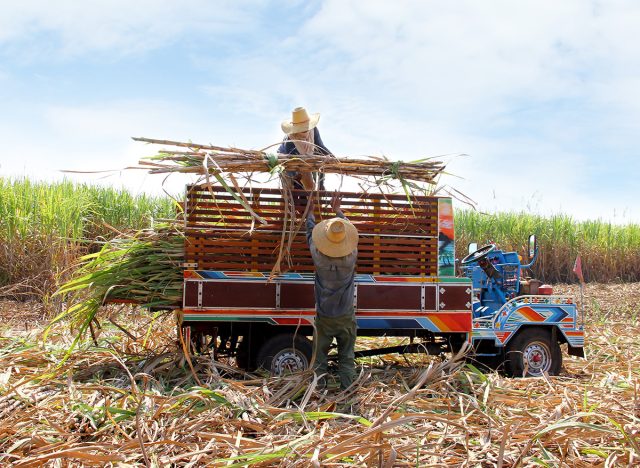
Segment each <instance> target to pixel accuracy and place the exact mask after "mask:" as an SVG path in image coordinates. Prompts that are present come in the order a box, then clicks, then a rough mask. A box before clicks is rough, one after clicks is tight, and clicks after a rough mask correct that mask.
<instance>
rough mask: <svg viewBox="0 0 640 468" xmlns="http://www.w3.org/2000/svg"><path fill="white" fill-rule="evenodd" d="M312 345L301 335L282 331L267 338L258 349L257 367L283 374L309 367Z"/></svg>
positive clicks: (272, 372)
mask: <svg viewBox="0 0 640 468" xmlns="http://www.w3.org/2000/svg"><path fill="white" fill-rule="evenodd" d="M312 353H313V345H312V343H311V341H310V340H309V339H308V338H306V337H304V336H301V335H294V334H292V333H284V334H280V335H276V336H274V337H272V338H269V339H268V340H267V341H265V342H264V344H263V345H262V347H261V348H260V350H259V351H258V359H257V365H258V368H262V369H264V370H267V371H269V372H270V373H271V374H273V375H285V374H290V373H292V372H299V371H302V370H305V369H307V368H309V363H310V362H311V354H312Z"/></svg>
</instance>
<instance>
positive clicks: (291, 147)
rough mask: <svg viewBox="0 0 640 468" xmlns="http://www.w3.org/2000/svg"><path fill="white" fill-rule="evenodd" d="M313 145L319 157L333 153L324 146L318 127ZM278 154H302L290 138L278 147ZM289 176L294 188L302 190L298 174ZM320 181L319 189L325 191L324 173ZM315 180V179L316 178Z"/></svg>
mask: <svg viewBox="0 0 640 468" xmlns="http://www.w3.org/2000/svg"><path fill="white" fill-rule="evenodd" d="M313 143H314V145H316V146H315V147H314V149H313V154H318V155H329V154H331V151H329V150H328V149H327V147H326V146H325V145H324V143H323V142H322V138H320V130H318V127H314V128H313ZM278 153H279V154H300V152H299V151H298V148H296V145H295V143H294V142H293V141H291V140H290V139H289V137H288V136H287V137H285V139H284V141H283V142H282V144H281V145H280V146H279V147H278ZM287 174H288V175H289V177H291V178H293V179H294V181H293V186H294V188H296V189H302V188H303V187H302V183H301V182H300V180H299V179H298V173H297V172H295V171H287ZM317 177H318V178H319V181H318V188H319V189H320V190H324V174H323V173H319V174H318V176H317ZM314 178H315V177H314Z"/></svg>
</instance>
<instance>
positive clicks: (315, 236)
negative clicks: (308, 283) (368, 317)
mask: <svg viewBox="0 0 640 468" xmlns="http://www.w3.org/2000/svg"><path fill="white" fill-rule="evenodd" d="M310 177H311V175H310V173H303V175H302V181H303V182H306V183H305V185H306V186H308V184H309V183H310V181H309V178H310ZM310 203H311V206H310V207H309V214H308V215H307V242H308V243H309V249H310V250H311V257H312V258H313V264H314V266H315V270H316V275H315V299H316V318H315V331H314V336H313V348H314V355H315V362H314V370H315V373H316V375H317V376H318V377H319V379H320V383H319V386H320V387H321V388H322V387H325V386H326V378H325V376H326V374H327V366H328V354H329V348H330V347H331V344H332V342H333V339H334V338H335V340H336V342H337V344H338V376H339V378H340V388H341V389H343V390H344V389H346V388H348V387H349V386H350V385H351V384H352V383H353V381H354V379H355V377H356V370H355V362H354V358H355V354H354V347H355V342H356V317H355V309H354V303H353V292H354V287H355V268H356V260H357V257H358V231H357V229H356V228H355V226H354V225H353V224H351V222H350V221H349V220H348V219H347V218H346V217H345V215H344V213H343V212H342V210H341V209H340V197H339V196H338V194H337V193H336V194H335V195H334V197H333V199H332V200H331V207H332V208H333V210H334V212H335V214H336V217H335V218H331V219H326V220H324V221H321V222H320V223H318V224H316V221H315V217H314V215H313V201H311V202H310Z"/></svg>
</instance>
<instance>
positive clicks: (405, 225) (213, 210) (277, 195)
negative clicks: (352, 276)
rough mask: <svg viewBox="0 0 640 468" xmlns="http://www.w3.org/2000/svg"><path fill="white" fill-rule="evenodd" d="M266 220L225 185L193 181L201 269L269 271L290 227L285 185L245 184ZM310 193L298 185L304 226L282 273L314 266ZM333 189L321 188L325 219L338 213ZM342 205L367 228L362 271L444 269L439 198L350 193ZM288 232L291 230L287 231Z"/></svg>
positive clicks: (188, 245) (189, 223) (429, 272)
mask: <svg viewBox="0 0 640 468" xmlns="http://www.w3.org/2000/svg"><path fill="white" fill-rule="evenodd" d="M242 193H243V195H244V197H245V198H246V200H247V202H248V203H249V205H250V206H251V208H252V210H253V211H254V212H255V213H256V214H257V215H258V216H260V217H262V218H263V219H264V220H265V221H266V224H260V223H259V222H257V221H255V219H254V218H253V217H252V216H251V215H250V214H249V213H248V212H247V210H246V209H245V208H244V207H243V206H242V204H241V203H240V202H238V201H237V200H236V199H235V198H234V197H233V196H232V195H231V194H229V193H228V192H227V191H226V190H225V189H224V188H223V187H219V186H211V187H209V188H208V187H206V186H203V185H194V186H189V187H187V197H186V204H185V232H186V240H185V262H186V264H187V265H188V266H189V268H194V269H198V270H224V271H256V272H258V271H259V272H268V271H271V270H272V268H273V267H274V265H275V262H276V259H277V257H278V253H279V251H280V243H281V242H282V239H283V235H282V231H283V228H284V227H285V226H284V219H283V213H284V206H285V203H284V200H283V196H282V191H281V190H280V189H269V188H262V189H254V190H249V189H244V190H243V191H242ZM307 196H308V194H307V193H306V192H304V191H294V192H293V199H294V200H295V204H296V206H297V211H298V218H299V219H298V221H297V223H296V226H299V231H298V232H297V234H295V237H294V238H293V240H292V242H291V243H290V245H289V248H288V249H287V250H288V252H289V256H288V257H287V258H284V259H283V260H282V262H281V264H280V269H281V272H283V273H284V272H292V273H309V272H313V269H314V267H313V262H312V259H311V255H310V253H309V249H308V246H307V241H306V234H305V223H304V222H303V220H302V219H301V217H302V213H303V212H304V208H305V206H306V201H307ZM331 196H332V192H319V193H318V197H319V198H316V200H319V201H320V203H316V204H315V218H316V220H317V221H320V220H322V219H326V218H330V217H333V216H334V213H333V212H331V209H330V207H329V201H330V199H331ZM342 210H343V211H344V213H345V215H346V216H347V218H349V220H350V221H351V222H352V223H353V224H354V225H355V226H356V228H357V229H358V233H359V244H358V264H357V268H356V271H357V272H358V273H362V274H374V275H380V274H384V275H417V276H433V277H435V276H437V275H438V234H439V232H438V198H437V197H425V196H413V197H411V199H410V200H409V199H407V197H406V196H405V195H383V194H362V193H342ZM285 238H288V235H287V236H285Z"/></svg>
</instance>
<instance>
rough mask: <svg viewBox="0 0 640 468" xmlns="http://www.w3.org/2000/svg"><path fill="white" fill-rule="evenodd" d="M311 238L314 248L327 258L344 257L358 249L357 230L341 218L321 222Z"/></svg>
mask: <svg viewBox="0 0 640 468" xmlns="http://www.w3.org/2000/svg"><path fill="white" fill-rule="evenodd" d="M311 236H312V238H313V243H314V245H315V246H316V248H317V249H318V250H319V251H320V252H321V253H323V254H325V255H326V256H327V257H344V256H346V255H349V254H350V253H351V252H353V251H354V250H355V249H356V247H358V230H357V229H356V228H355V226H354V225H353V224H351V223H350V222H349V221H348V220H346V219H342V218H332V219H325V220H324V221H321V222H320V223H318V224H316V226H315V227H314V228H313V232H312V234H311Z"/></svg>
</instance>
